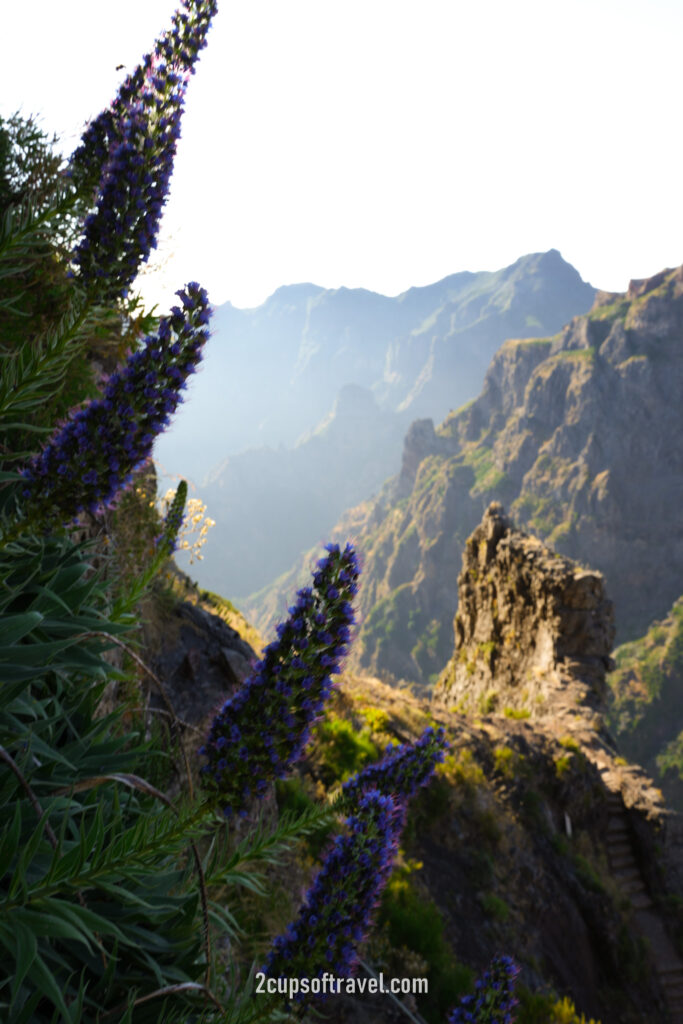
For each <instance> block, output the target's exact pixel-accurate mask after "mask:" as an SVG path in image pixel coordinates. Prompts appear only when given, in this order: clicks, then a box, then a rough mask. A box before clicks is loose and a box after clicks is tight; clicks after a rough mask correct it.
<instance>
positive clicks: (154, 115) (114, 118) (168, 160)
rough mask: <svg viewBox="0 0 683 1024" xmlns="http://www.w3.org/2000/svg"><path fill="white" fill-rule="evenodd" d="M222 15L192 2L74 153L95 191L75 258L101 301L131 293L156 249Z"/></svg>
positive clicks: (78, 177)
mask: <svg viewBox="0 0 683 1024" xmlns="http://www.w3.org/2000/svg"><path fill="white" fill-rule="evenodd" d="M215 12H216V2H215V0H185V3H184V4H183V7H182V8H181V9H180V10H179V11H177V12H176V14H175V15H174V18H173V23H172V28H171V29H170V30H169V31H168V32H166V33H164V35H162V36H161V38H160V39H159V40H158V41H157V43H156V46H155V48H154V50H153V52H152V53H151V54H147V55H146V56H145V57H144V58H143V60H142V62H141V64H140V65H139V66H138V67H137V68H136V69H135V71H133V72H132V74H130V75H129V76H128V77H127V78H126V80H125V82H124V83H123V85H122V86H121V88H120V89H119V93H118V95H117V96H116V98H115V100H114V102H113V103H112V105H111V107H109V108H108V109H107V110H105V111H103V112H102V113H101V114H100V115H99V117H97V118H96V119H95V120H94V121H92V122H91V123H90V124H89V125H88V127H87V128H86V130H85V132H84V134H83V136H82V140H81V145H80V146H79V148H78V149H77V150H76V152H75V153H74V154H73V156H72V158H71V162H70V169H69V173H70V176H71V178H72V179H73V181H74V183H75V184H76V186H77V188H78V190H79V192H80V194H81V195H82V196H86V197H87V198H88V199H89V200H90V197H91V196H92V212H91V213H90V214H89V216H87V217H86V219H85V223H84V226H83V237H82V238H81V241H80V242H79V244H78V245H77V246H76V249H75V250H74V253H73V260H74V265H75V267H76V268H77V269H78V274H79V277H80V280H81V281H82V283H83V284H84V285H85V286H86V287H87V288H88V289H89V290H91V291H94V292H95V293H96V294H97V296H98V298H101V299H112V298H118V297H120V296H122V295H125V294H126V292H127V290H128V288H129V286H130V284H131V282H132V281H133V279H134V278H135V276H136V274H137V271H138V268H139V266H140V265H141V264H142V263H144V262H145V261H146V260H147V259H148V257H149V255H150V252H151V250H152V249H153V248H154V247H155V246H156V243H157V235H158V230H159V224H160V220H161V214H162V211H163V207H164V204H165V202H166V197H167V193H168V187H169V182H170V178H171V173H172V171H173V160H174V157H175V152H176V144H177V141H178V138H179V137H180V119H181V116H182V112H183V107H184V102H185V91H186V88H187V83H188V79H189V76H190V75H191V74H192V73H193V72H194V65H195V62H196V59H197V56H198V54H199V51H200V50H201V49H202V47H203V46H205V45H206V34H207V32H208V29H209V26H210V23H211V19H212V17H213V15H214V14H215Z"/></svg>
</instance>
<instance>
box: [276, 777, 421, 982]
mask: <svg viewBox="0 0 683 1024" xmlns="http://www.w3.org/2000/svg"><path fill="white" fill-rule="evenodd" d="M404 817H405V815H404V808H403V805H402V804H401V803H400V802H396V801H394V800H392V798H391V797H389V796H385V795H383V794H382V793H380V792H379V791H378V790H370V791H369V792H367V793H364V794H363V796H362V798H361V800H360V801H359V804H358V808H357V810H356V813H355V814H353V815H352V816H351V817H349V818H347V820H346V822H345V824H346V826H347V828H348V833H347V834H346V835H343V836H338V837H337V838H336V839H335V840H334V842H333V844H332V847H331V849H330V851H329V853H328V855H327V857H326V858H325V860H324V862H323V866H322V868H321V870H320V872H319V874H318V875H317V877H316V879H315V882H314V883H313V886H312V887H311V888H310V889H309V891H308V893H307V894H306V897H305V900H304V903H303V906H302V907H301V909H300V911H299V916H298V917H297V919H296V920H295V921H293V922H292V923H291V924H290V925H289V926H288V928H287V930H286V932H285V933H284V935H280V936H278V938H276V939H275V941H274V942H273V946H272V948H271V951H270V953H269V954H268V957H267V959H266V962H265V965H264V967H263V971H264V972H265V973H266V974H268V975H270V977H275V978H277V977H282V976H287V977H314V976H315V975H316V974H317V973H318V972H319V971H320V970H323V971H331V972H332V973H333V974H336V975H337V976H339V977H348V976H349V975H351V973H352V972H353V970H354V968H355V966H356V964H357V959H358V955H357V952H356V947H357V946H358V945H359V943H360V942H361V941H362V940H363V938H364V936H365V935H366V934H367V932H368V930H369V928H370V926H371V924H372V921H373V918H374V912H375V908H376V907H377V904H378V901H379V898H380V896H381V894H382V892H383V890H384V887H385V886H386V884H387V881H388V879H389V875H390V874H391V869H392V866H393V862H394V856H395V854H396V850H397V848H398V841H399V838H400V835H401V829H402V827H403V821H404Z"/></svg>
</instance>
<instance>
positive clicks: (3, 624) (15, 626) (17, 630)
mask: <svg viewBox="0 0 683 1024" xmlns="http://www.w3.org/2000/svg"><path fill="white" fill-rule="evenodd" d="M42 621H43V616H42V615H41V614H40V612H24V614H23V615H7V616H6V617H5V618H4V619H0V644H14V643H16V641H17V640H21V638H22V637H23V636H26V635H27V634H28V633H30V632H31V630H32V629H35V628H36V626H37V625H38V624H39V623H41V622H42ZM1 657H2V654H1V653H0V658H1Z"/></svg>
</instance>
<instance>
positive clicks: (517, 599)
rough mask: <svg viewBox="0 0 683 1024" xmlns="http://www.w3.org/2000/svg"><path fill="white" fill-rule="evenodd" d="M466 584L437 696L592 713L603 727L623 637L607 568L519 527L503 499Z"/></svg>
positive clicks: (473, 540) (519, 708)
mask: <svg viewBox="0 0 683 1024" xmlns="http://www.w3.org/2000/svg"><path fill="white" fill-rule="evenodd" d="M458 590H459V602H458V612H457V614H456V616H455V623H454V630H455V653H454V655H453V657H452V658H451V660H450V661H449V663H448V665H447V666H446V668H445V670H444V672H443V673H442V674H441V676H440V678H439V681H438V684H437V686H436V689H435V699H438V700H440V701H442V702H445V703H449V702H450V703H454V704H456V705H457V706H458V708H461V709H463V710H468V711H475V712H477V711H481V710H487V709H488V710H493V709H494V708H497V709H498V710H501V709H502V708H503V706H505V707H506V708H508V709H512V711H513V712H515V713H522V714H525V715H527V716H529V717H532V718H533V717H539V716H542V717H547V715H548V714H551V715H552V716H553V718H557V717H558V715H559V713H560V710H562V711H564V710H566V711H567V713H568V714H570V716H573V717H576V716H578V715H579V714H581V715H583V716H584V717H585V716H586V714H587V713H591V714H592V715H593V717H594V722H596V723H597V724H598V728H599V727H600V718H599V715H600V713H601V712H603V711H604V709H605V703H606V697H607V685H606V682H605V675H606V671H607V669H608V668H609V667H610V666H611V664H612V662H611V658H610V652H611V650H612V643H613V641H614V616H613V609H612V602H611V601H609V600H608V598H607V596H606V594H605V587H604V581H603V578H602V576H601V574H600V573H597V572H593V571H591V570H586V569H582V568H580V567H579V566H577V565H576V563H574V562H571V561H570V560H569V559H567V558H563V557H562V556H561V555H558V554H556V553H555V552H553V551H551V550H549V549H548V548H546V547H545V546H544V545H543V544H542V543H541V541H539V540H538V539H537V538H536V537H531V536H528V535H527V534H525V533H522V532H521V531H519V530H516V529H514V527H513V526H512V523H511V521H510V520H509V519H508V517H507V516H506V515H505V513H504V511H503V508H502V506H501V505H500V504H497V503H493V504H491V505H490V506H489V508H488V509H487V511H486V513H485V515H484V518H483V520H482V522H481V523H480V524H479V526H477V528H476V529H475V531H474V532H473V533H472V535H471V536H470V537H469V538H468V540H467V544H466V546H465V553H464V556H463V567H462V571H461V572H460V576H459V578H458ZM587 724H588V725H590V724H591V722H590V721H588V722H587Z"/></svg>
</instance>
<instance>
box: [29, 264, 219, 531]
mask: <svg viewBox="0 0 683 1024" xmlns="http://www.w3.org/2000/svg"><path fill="white" fill-rule="evenodd" d="M176 294H177V295H178V296H179V297H180V301H181V305H182V308H181V306H174V307H173V309H172V310H171V314H170V315H169V316H167V317H164V318H163V319H162V320H161V322H160V324H159V329H158V331H157V333H156V334H153V335H150V336H148V337H147V338H146V340H145V342H144V344H143V346H142V348H140V349H139V350H138V351H136V352H133V353H132V354H131V355H130V356H129V357H128V359H127V360H126V362H125V364H124V365H123V367H122V368H121V369H120V370H119V371H117V372H116V373H114V374H112V376H111V377H110V378H109V380H108V381H107V384H106V387H105V389H104V393H103V395H102V397H101V398H98V399H95V400H93V401H91V402H89V403H88V405H86V406H85V407H84V408H82V409H80V410H79V411H78V412H76V413H74V414H72V415H71V417H70V418H69V419H68V420H67V421H66V423H65V424H64V425H63V426H61V427H59V428H58V430H57V431H56V433H55V434H54V435H53V436H52V438H51V439H50V440H49V441H48V442H47V444H46V445H45V447H44V448H43V450H42V452H41V453H40V454H39V455H37V456H35V458H33V459H32V460H31V461H30V462H29V463H28V465H27V466H26V467H25V468H24V470H23V472H22V475H23V478H24V486H23V498H24V499H25V501H26V503H27V508H28V510H29V511H31V512H33V513H36V514H39V515H42V516H44V517H53V516H54V515H55V514H58V515H59V516H60V517H61V521H62V522H67V521H69V520H71V519H73V518H74V517H75V516H77V515H78V514H79V512H81V511H83V510H84V509H88V510H90V511H91V512H95V511H96V510H97V509H98V508H100V507H101V506H103V505H106V504H107V503H108V502H110V501H111V499H112V498H113V496H114V495H115V494H116V492H117V491H118V490H119V489H120V488H121V487H124V486H125V485H126V484H127V483H128V482H129V480H130V475H131V473H132V472H133V470H134V469H136V468H137V466H139V465H140V463H142V462H144V461H145V460H146V459H147V458H148V457H149V455H150V454H151V451H152V445H153V443H154V440H155V438H156V437H157V435H158V434H159V433H161V431H162V430H163V429H164V427H166V426H167V424H168V422H169V420H170V417H171V415H172V413H173V412H174V411H175V409H176V407H177V406H178V404H179V403H180V401H181V397H182V391H183V389H184V388H185V382H186V379H187V377H188V376H189V375H190V374H191V373H194V371H195V368H196V366H197V363H198V362H199V360H200V358H201V355H202V349H203V346H204V344H205V342H206V340H207V338H208V336H209V334H208V329H207V324H208V322H209V316H210V307H209V301H208V297H207V294H206V291H205V290H204V289H203V288H201V287H200V286H199V285H198V284H196V283H195V282H191V283H190V284H188V285H187V288H186V289H185V290H181V291H179V292H177V293H176Z"/></svg>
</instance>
